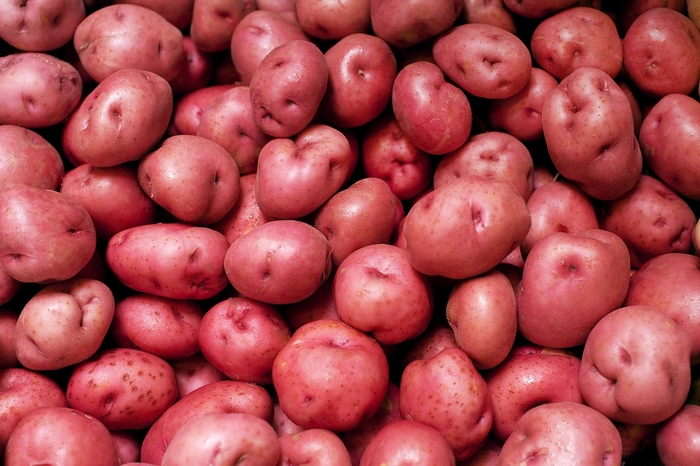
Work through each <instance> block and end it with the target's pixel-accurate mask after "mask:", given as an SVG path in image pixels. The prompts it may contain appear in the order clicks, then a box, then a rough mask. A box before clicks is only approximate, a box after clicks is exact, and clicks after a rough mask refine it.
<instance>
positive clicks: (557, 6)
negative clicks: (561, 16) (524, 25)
mask: <svg viewBox="0 0 700 466" xmlns="http://www.w3.org/2000/svg"><path fill="white" fill-rule="evenodd" d="M576 2H577V0H503V4H504V5H505V7H506V8H507V9H508V10H509V11H511V12H512V13H514V14H515V15H517V16H523V17H525V18H532V19H537V18H543V17H545V16H548V15H551V14H552V13H555V12H557V11H560V10H564V9H566V8H568V7H570V6H572V5H573V4H575V3H576Z"/></svg>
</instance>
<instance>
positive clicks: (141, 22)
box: [73, 4, 184, 83]
mask: <svg viewBox="0 0 700 466" xmlns="http://www.w3.org/2000/svg"><path fill="white" fill-rule="evenodd" d="M73 46H74V47H75V50H76V51H77V52H78V56H79V58H80V63H81V64H82V65H83V67H84V68H85V71H86V72H87V73H88V74H89V75H90V76H91V77H92V78H93V79H94V80H95V81H97V82H98V83H99V82H101V81H103V80H104V79H105V78H106V77H107V76H109V75H110V74H112V73H113V72H115V71H117V70H119V69H123V68H136V69H140V70H144V71H151V72H153V73H155V74H157V75H159V76H161V77H162V78H163V79H165V80H166V81H170V80H171V79H173V78H174V77H175V76H177V74H178V72H179V71H180V66H181V64H182V60H183V59H184V49H183V45H182V32H181V31H180V30H179V29H178V28H177V27H175V26H174V25H172V24H171V23H169V22H168V21H167V20H166V19H165V18H163V17H162V16H161V15H160V14H158V13H156V12H155V11H153V10H151V9H149V8H146V7H144V6H141V5H132V4H125V5H108V6H105V7H103V8H99V9H97V10H95V11H94V12H92V13H90V14H89V15H88V16H87V17H86V18H85V19H84V20H83V21H82V22H81V23H80V24H79V25H78V27H77V28H76V30H75V35H74V36H73Z"/></svg>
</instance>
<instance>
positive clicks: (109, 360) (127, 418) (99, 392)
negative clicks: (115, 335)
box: [66, 348, 177, 430]
mask: <svg viewBox="0 0 700 466" xmlns="http://www.w3.org/2000/svg"><path fill="white" fill-rule="evenodd" d="M66 399H67V400H68V404H69V405H70V406H71V407H72V408H74V409H77V410H80V411H82V412H84V413H86V414H89V415H91V416H94V417H96V418H97V419H98V420H100V421H101V422H102V423H103V424H104V425H105V426H107V428H108V429H110V430H115V429H117V430H118V429H130V430H139V429H145V428H148V427H150V426H151V425H152V424H153V423H154V422H155V421H156V420H157V419H158V418H159V417H160V416H161V415H162V414H163V413H164V412H165V411H166V410H167V409H168V408H169V407H170V406H171V405H172V404H173V403H175V401H176V400H177V381H176V380H175V371H174V370H173V368H172V367H171V366H170V365H169V364H168V363H167V362H166V361H165V360H163V359H161V358H159V357H158V356H154V355H152V354H150V353H146V352H145V351H140V350H136V349H129V348H113V349H105V350H102V351H101V352H99V353H98V354H97V355H95V357H93V358H91V359H89V360H87V361H85V362H82V363H80V364H78V365H76V366H75V367H74V368H73V372H72V374H71V376H70V379H69V380H68V386H67V387H66Z"/></svg>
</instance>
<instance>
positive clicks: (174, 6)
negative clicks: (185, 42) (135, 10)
mask: <svg viewBox="0 0 700 466" xmlns="http://www.w3.org/2000/svg"><path fill="white" fill-rule="evenodd" d="M113 3H135V4H137V5H142V6H145V7H147V8H150V9H151V10H153V11H155V12H156V13H158V14H160V15H161V16H162V17H163V18H165V19H166V20H167V21H168V22H169V23H172V24H173V25H174V26H175V27H177V28H178V29H186V28H187V27H188V26H189V25H190V23H191V22H192V10H193V6H194V0H113Z"/></svg>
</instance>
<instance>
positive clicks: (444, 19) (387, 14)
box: [370, 0, 464, 48]
mask: <svg viewBox="0 0 700 466" xmlns="http://www.w3.org/2000/svg"><path fill="white" fill-rule="evenodd" d="M371 3H372V4H371V9H370V20H371V23H372V30H373V31H374V34H375V35H376V36H377V37H379V38H380V39H383V40H384V41H385V42H386V43H387V44H389V45H390V46H393V47H400V48H406V47H411V46H413V45H416V44H419V43H421V42H423V41H426V40H427V39H430V38H432V37H435V36H437V35H438V34H440V33H442V32H444V31H446V30H447V29H448V28H449V27H450V26H452V25H453V24H454V22H455V21H456V20H457V18H459V15H460V13H462V9H463V8H464V0H445V1H441V2H433V1H430V0H411V1H410V2H405V1H404V0H372V2H371ZM398 11H401V14H400V15H397V12H398Z"/></svg>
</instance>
